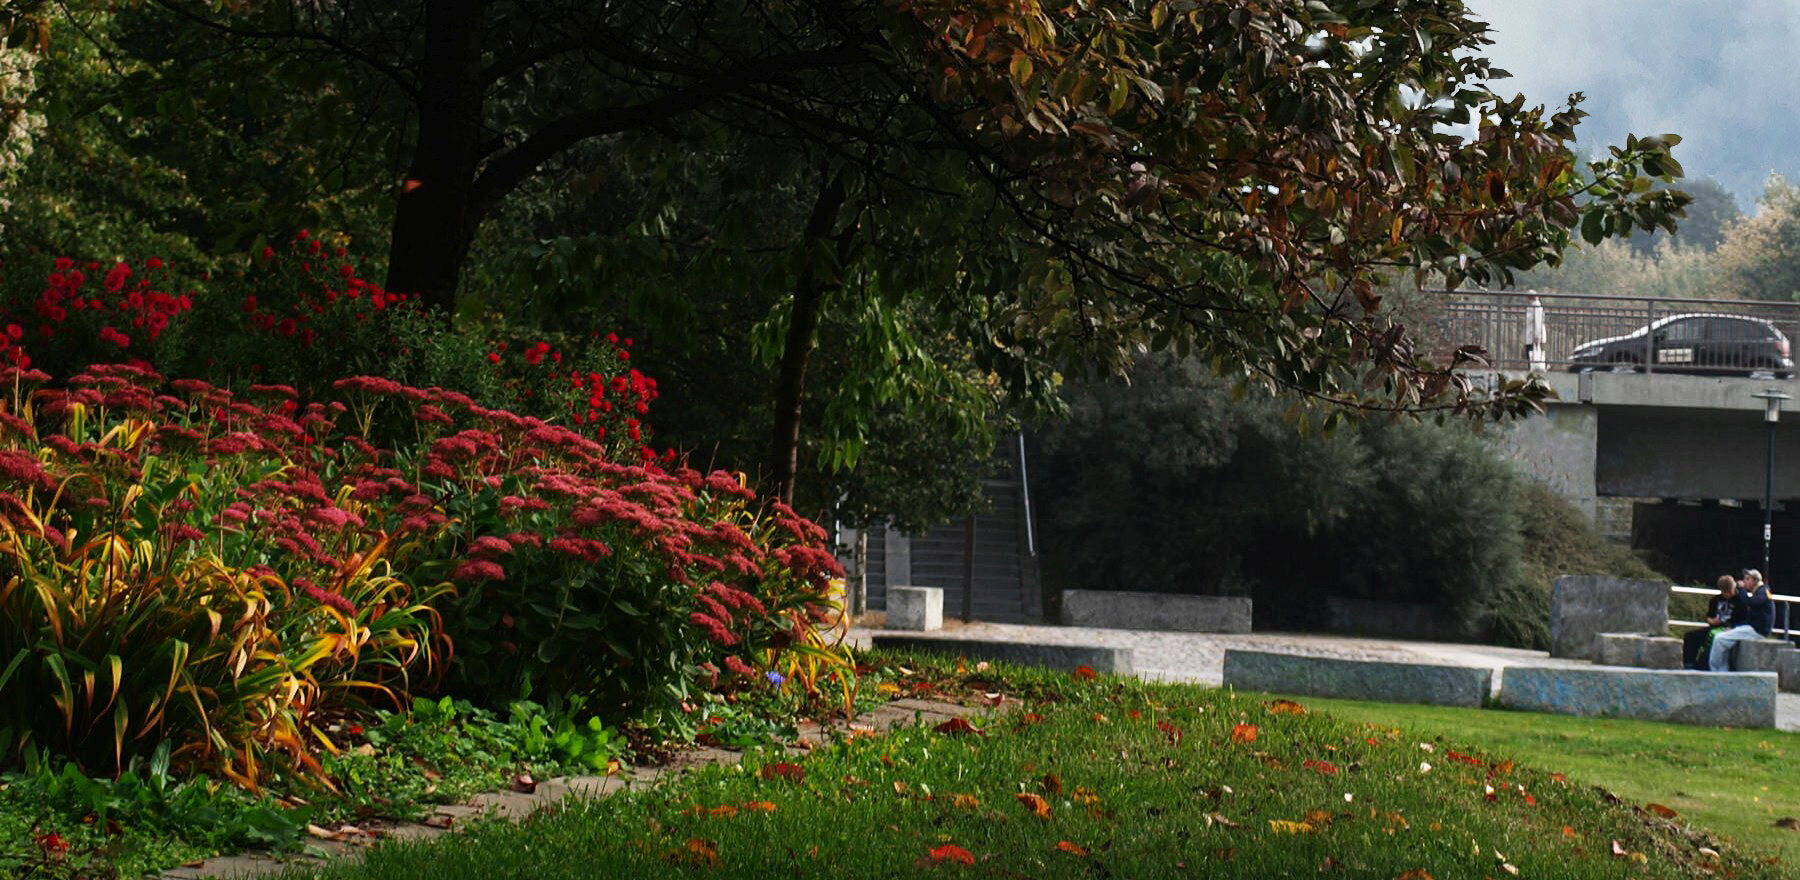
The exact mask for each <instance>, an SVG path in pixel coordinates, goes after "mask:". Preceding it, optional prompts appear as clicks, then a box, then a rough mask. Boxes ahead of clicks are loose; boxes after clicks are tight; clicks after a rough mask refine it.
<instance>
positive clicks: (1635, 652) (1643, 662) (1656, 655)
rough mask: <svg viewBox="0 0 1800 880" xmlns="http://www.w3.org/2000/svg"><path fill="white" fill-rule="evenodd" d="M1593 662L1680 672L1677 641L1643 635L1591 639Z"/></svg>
mask: <svg viewBox="0 0 1800 880" xmlns="http://www.w3.org/2000/svg"><path fill="white" fill-rule="evenodd" d="M1594 662H1595V663H1598V664H1600V665H1602V666H1636V667H1639V668H1642V669H1680V668H1681V640H1680V639H1677V638H1673V637H1670V636H1664V635H1654V636H1652V635H1645V634H1643V633H1600V634H1598V635H1596V636H1594Z"/></svg>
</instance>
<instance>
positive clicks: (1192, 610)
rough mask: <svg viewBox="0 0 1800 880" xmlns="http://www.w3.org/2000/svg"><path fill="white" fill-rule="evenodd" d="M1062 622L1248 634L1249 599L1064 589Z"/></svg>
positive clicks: (1083, 624) (1173, 630)
mask: <svg viewBox="0 0 1800 880" xmlns="http://www.w3.org/2000/svg"><path fill="white" fill-rule="evenodd" d="M1062 622H1063V625H1064V626H1098V627H1110V628H1113V629H1143V630H1158V631H1168V632H1214V633H1247V632H1249V631H1250V597H1248V596H1186V595H1182V594H1179V593H1134V592H1129V591H1125V590H1064V591H1063V594H1062Z"/></svg>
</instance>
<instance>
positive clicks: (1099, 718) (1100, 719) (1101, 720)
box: [1094, 712, 1112, 724]
mask: <svg viewBox="0 0 1800 880" xmlns="http://www.w3.org/2000/svg"><path fill="white" fill-rule="evenodd" d="M1094 723H1095V724H1111V723H1112V722H1111V721H1108V720H1106V716H1105V715H1102V714H1100V713H1099V712H1095V713H1094Z"/></svg>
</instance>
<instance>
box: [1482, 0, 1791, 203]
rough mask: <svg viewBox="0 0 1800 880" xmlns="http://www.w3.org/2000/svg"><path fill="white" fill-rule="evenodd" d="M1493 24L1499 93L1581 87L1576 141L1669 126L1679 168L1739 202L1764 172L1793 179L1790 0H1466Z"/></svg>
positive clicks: (1554, 100) (1548, 97)
mask: <svg viewBox="0 0 1800 880" xmlns="http://www.w3.org/2000/svg"><path fill="white" fill-rule="evenodd" d="M1467 2H1468V6H1469V8H1470V9H1471V10H1473V11H1474V13H1475V17H1477V18H1479V19H1482V20H1484V21H1486V22H1488V24H1490V25H1492V26H1493V29H1494V33H1493V34H1492V35H1491V36H1492V38H1493V40H1494V45H1493V46H1491V47H1489V51H1488V57H1489V58H1490V59H1492V60H1493V62H1494V64H1495V65H1496V66H1498V67H1501V68H1503V69H1505V70H1507V71H1509V72H1511V73H1512V74H1513V76H1512V78H1511V79H1506V80H1500V81H1497V82H1495V83H1493V84H1492V87H1493V89H1494V91H1496V92H1497V93H1499V94H1501V95H1502V96H1506V97H1510V96H1512V95H1514V94H1517V93H1524V95H1525V96H1526V98H1527V99H1528V100H1529V101H1530V102H1532V103H1534V104H1549V105H1552V106H1561V105H1562V104H1563V103H1564V102H1565V101H1566V100H1567V98H1568V95H1569V93H1571V92H1577V91H1580V92H1585V93H1586V94H1587V101H1586V102H1584V103H1583V104H1582V109H1584V110H1586V111H1587V112H1588V113H1589V114H1590V115H1589V117H1588V118H1587V119H1586V120H1584V121H1583V122H1582V124H1581V126H1580V128H1579V129H1577V131H1578V132H1580V144H1579V145H1578V147H1577V149H1578V150H1584V151H1588V152H1592V153H1595V154H1603V153H1604V149H1605V146H1606V145H1610V144H1619V143H1623V141H1624V139H1625V135H1626V134H1627V133H1631V134H1637V135H1649V134H1661V133H1664V132H1674V133H1676V134H1679V135H1681V137H1682V142H1681V144H1680V146H1678V147H1676V148H1675V158H1676V160H1678V161H1679V162H1681V164H1682V166H1683V168H1684V169H1685V170H1686V172H1687V175H1688V176H1689V177H1712V178H1714V179H1716V180H1718V181H1719V182H1720V183H1722V184H1724V185H1725V188H1726V189H1729V190H1730V191H1731V192H1732V194H1733V195H1735V196H1737V199H1738V203H1739V205H1740V206H1742V207H1743V208H1745V209H1746V210H1749V209H1753V207H1754V203H1755V200H1756V196H1757V195H1759V194H1760V193H1761V192H1762V190H1763V184H1764V183H1765V182H1766V181H1767V180H1768V177H1769V174H1770V172H1772V171H1775V172H1780V173H1782V174H1784V175H1786V176H1788V177H1789V178H1790V179H1794V178H1800V0H1467Z"/></svg>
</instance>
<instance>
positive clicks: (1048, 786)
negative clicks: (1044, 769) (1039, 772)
mask: <svg viewBox="0 0 1800 880" xmlns="http://www.w3.org/2000/svg"><path fill="white" fill-rule="evenodd" d="M1041 784H1042V785H1043V786H1044V790H1045V791H1047V792H1050V793H1051V794H1062V777H1061V776H1058V775H1056V774H1055V773H1046V774H1044V779H1043V782H1042V783H1041Z"/></svg>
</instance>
